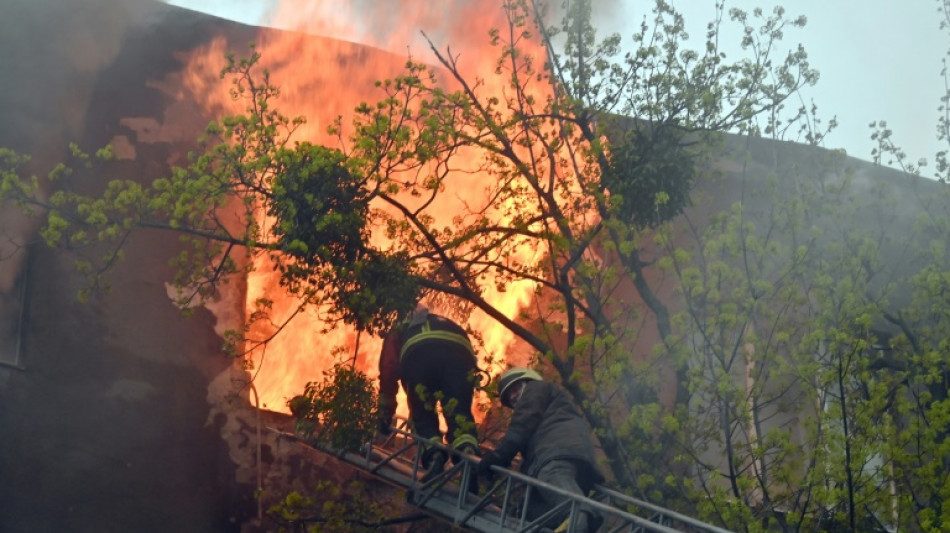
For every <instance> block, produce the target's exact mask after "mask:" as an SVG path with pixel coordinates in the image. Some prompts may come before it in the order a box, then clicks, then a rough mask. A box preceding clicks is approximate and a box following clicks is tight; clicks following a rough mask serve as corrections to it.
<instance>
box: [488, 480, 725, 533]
mask: <svg viewBox="0 0 950 533" xmlns="http://www.w3.org/2000/svg"><path fill="white" fill-rule="evenodd" d="M492 471H493V472H495V473H497V474H501V475H505V476H508V477H509V478H511V479H514V480H517V481H519V482H521V483H524V484H526V485H529V486H531V487H534V488H543V489H545V490H549V491H551V492H555V493H557V494H560V495H562V496H564V497H566V498H568V499H570V500H572V501H574V502H583V503H584V504H586V505H588V506H589V507H591V508H592V509H595V510H596V511H598V512H600V513H603V514H605V515H609V516H612V517H614V518H616V519H618V520H620V521H621V522H625V523H631V524H635V525H638V526H640V527H642V528H643V529H644V530H645V531H650V532H655V533H681V532H679V531H678V530H675V529H672V528H669V527H666V526H664V525H662V524H658V523H656V522H653V521H650V520H649V519H647V518H644V517H641V516H637V515H635V514H632V513H629V512H627V511H624V510H621V509H618V508H616V507H612V506H610V505H607V504H604V503H602V502H599V501H597V500H594V499H591V498H589V497H587V496H583V495H580V494H575V493H573V492H569V491H567V490H564V489H562V488H560V487H555V486H554V485H550V484H548V483H545V482H544V481H541V480H539V479H536V478H533V477H531V476H527V475H525V474H522V473H520V472H515V471H512V470H508V469H506V468H502V467H500V466H492ZM531 492H534V491H532V490H529V491H526V500H527V498H528V497H529V495H530V493H531ZM525 508H527V503H526V505H525ZM660 509H662V508H660ZM525 510H526V509H525ZM670 512H672V511H670ZM697 523H699V524H702V522H698V521H697ZM721 533H729V532H725V531H722V532H721Z"/></svg>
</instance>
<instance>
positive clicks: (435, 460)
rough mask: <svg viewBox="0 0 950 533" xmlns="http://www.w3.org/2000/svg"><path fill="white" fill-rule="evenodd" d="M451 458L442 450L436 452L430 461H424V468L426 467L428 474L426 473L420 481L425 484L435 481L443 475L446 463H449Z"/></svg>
mask: <svg viewBox="0 0 950 533" xmlns="http://www.w3.org/2000/svg"><path fill="white" fill-rule="evenodd" d="M448 460H449V458H448V456H447V455H446V453H445V452H444V451H442V450H436V451H434V452H433V453H432V456H431V458H430V460H428V461H425V460H423V461H422V462H423V466H425V467H426V470H427V472H426V473H425V475H424V476H422V478H420V479H419V481H421V482H423V483H428V482H430V481H432V480H433V479H435V477H436V476H438V475H439V474H441V473H442V471H443V470H445V463H446V462H448Z"/></svg>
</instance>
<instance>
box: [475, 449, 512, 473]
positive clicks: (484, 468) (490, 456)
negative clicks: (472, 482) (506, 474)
mask: <svg viewBox="0 0 950 533" xmlns="http://www.w3.org/2000/svg"><path fill="white" fill-rule="evenodd" d="M493 466H505V461H503V460H502V459H501V457H498V456H497V455H495V452H488V453H486V454H485V456H484V457H482V460H481V461H480V462H479V463H478V466H477V467H475V472H476V473H477V474H478V475H479V476H482V477H484V478H486V479H487V478H491V477H492V470H491V467H493Z"/></svg>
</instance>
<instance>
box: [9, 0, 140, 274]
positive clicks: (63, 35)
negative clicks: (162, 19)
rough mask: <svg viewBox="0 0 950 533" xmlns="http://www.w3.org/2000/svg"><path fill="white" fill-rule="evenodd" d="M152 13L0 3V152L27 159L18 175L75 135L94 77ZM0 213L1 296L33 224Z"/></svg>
mask: <svg viewBox="0 0 950 533" xmlns="http://www.w3.org/2000/svg"><path fill="white" fill-rule="evenodd" d="M157 6H158V4H156V3H155V2H153V1H150V0H70V1H68V2H63V1H61V0H0V13H3V16H2V17H0V50H2V53H0V147H4V148H10V149H13V150H15V151H16V152H18V153H21V154H26V155H29V156H31V157H32V160H33V162H32V163H31V164H29V165H25V166H23V167H22V168H20V169H18V170H19V172H20V173H21V175H30V174H36V175H42V174H43V173H45V172H47V171H48V170H49V166H50V163H49V162H50V161H61V160H63V157H64V155H65V153H66V152H65V150H66V146H67V144H68V142H69V141H71V140H76V139H77V138H79V137H80V136H81V131H82V129H81V128H82V127H83V124H84V119H85V115H86V109H87V107H88V102H89V95H90V94H91V92H92V88H93V85H94V83H95V82H96V77H97V73H98V71H99V70H100V69H101V68H102V67H103V66H105V65H107V64H108V63H109V62H110V61H112V60H113V59H114V58H115V57H116V54H117V53H118V51H119V48H120V46H121V44H122V41H123V39H124V37H125V35H126V32H127V31H128V29H129V28H130V27H131V26H132V25H133V24H136V23H142V22H144V21H145V17H146V16H147V15H148V14H150V13H153V12H154V11H155V8H156V7H157ZM2 207H3V209H2V212H0V292H6V291H8V290H10V289H11V287H12V286H13V283H14V280H15V279H16V278H17V276H18V275H19V272H20V270H21V269H22V263H23V260H24V258H25V254H24V253H21V252H22V250H23V247H24V246H25V245H26V243H27V242H28V241H29V240H30V239H32V238H33V234H34V232H35V230H36V223H35V221H34V220H33V219H31V218H28V217H26V216H25V215H23V214H22V213H20V212H19V210H17V209H12V208H10V207H9V206H2Z"/></svg>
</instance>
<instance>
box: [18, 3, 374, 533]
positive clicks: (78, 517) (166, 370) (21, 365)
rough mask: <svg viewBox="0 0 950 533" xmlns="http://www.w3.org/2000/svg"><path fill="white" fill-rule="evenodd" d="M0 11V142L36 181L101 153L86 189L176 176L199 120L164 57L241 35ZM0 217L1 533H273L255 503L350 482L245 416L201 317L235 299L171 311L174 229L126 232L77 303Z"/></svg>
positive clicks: (240, 377)
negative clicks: (111, 155) (98, 283)
mask: <svg viewBox="0 0 950 533" xmlns="http://www.w3.org/2000/svg"><path fill="white" fill-rule="evenodd" d="M0 10H2V12H3V13H4V20H3V22H2V23H0V24H2V25H3V28H2V31H0V49H2V50H3V51H4V52H3V53H2V54H0V147H5V148H11V149H14V150H16V151H17V152H19V153H21V154H29V155H30V156H32V161H31V162H30V163H29V164H28V165H26V166H24V167H22V168H21V170H22V172H23V174H27V175H29V174H36V175H44V174H45V173H46V172H48V171H49V170H50V169H51V168H52V166H53V165H55V164H56V163H57V162H60V161H64V160H66V158H67V153H68V150H67V145H68V142H70V141H76V142H77V143H78V144H79V145H80V146H81V147H82V148H83V149H85V150H87V151H88V150H95V149H96V148H98V147H101V146H104V145H106V144H109V143H111V144H113V146H115V147H116V152H117V154H118V156H119V159H118V161H115V162H113V163H109V164H108V165H106V166H105V167H104V170H100V171H97V172H99V173H95V174H93V173H86V172H79V173H77V174H76V175H75V176H74V177H73V178H72V181H71V182H70V185H71V186H75V187H77V188H80V189H87V190H90V189H94V188H96V187H100V186H101V185H102V184H103V183H105V181H106V180H108V179H118V178H129V177H136V176H138V177H139V178H141V180H142V181H143V182H147V181H151V180H152V179H155V178H156V177H160V176H161V175H162V174H163V173H164V172H166V171H167V169H168V166H169V165H170V164H182V163H184V159H183V156H184V154H185V153H186V152H187V150H188V149H190V148H191V147H193V145H194V141H195V139H197V137H198V136H199V135H200V134H201V132H202V130H203V128H204V127H205V126H206V125H207V123H208V122H209V121H210V120H211V117H210V116H208V115H207V113H205V112H203V111H202V110H201V109H199V107H198V106H197V105H196V104H195V103H194V102H190V101H189V100H188V99H187V98H182V96H181V95H182V94H183V93H182V92H181V91H176V89H175V87H173V86H169V81H168V80H174V79H175V76H174V75H175V73H176V72H177V71H178V70H179V69H181V67H182V63H181V57H182V53H183V52H187V51H188V50H191V49H193V48H196V47H199V46H202V45H205V44H207V42H208V41H210V40H211V39H212V38H214V37H216V36H219V35H223V36H226V38H227V40H228V42H229V43H232V45H233V46H244V45H245V44H246V43H248V42H250V41H253V40H255V39H256V38H257V37H258V34H257V32H258V29H256V28H251V27H246V26H241V25H238V24H235V23H232V22H228V21H223V20H221V19H216V18H213V17H208V16H205V15H200V14H198V13H194V12H191V11H186V10H181V9H177V8H171V7H169V6H166V5H164V4H161V3H158V2H150V1H144V0H143V1H132V0H84V1H83V2H82V5H81V6H80V5H76V3H69V4H64V3H62V2H55V1H52V0H44V1H36V0H0ZM0 224H2V225H0V243H2V244H0V317H2V318H3V319H4V322H5V326H9V327H5V328H3V329H0V336H2V338H0V346H4V347H6V348H4V349H9V350H12V351H10V352H9V353H10V354H13V355H10V356H9V357H5V358H2V359H0V428H2V435H3V436H2V437H0V531H4V532H14V533H16V532H34V531H75V532H103V531H143V532H148V531H155V532H168V531H177V532H190V531H194V532H206V531H263V530H271V529H272V527H273V523H269V522H267V521H266V520H265V521H264V522H263V523H262V524H259V523H258V521H257V517H258V516H259V514H260V513H261V511H262V509H263V510H266V505H267V503H259V501H258V500H257V499H256V494H257V493H258V490H259V489H263V490H264V491H265V494H266V495H267V497H268V498H269V499H270V500H272V499H273V498H275V497H277V496H279V495H281V494H284V493H286V491H287V490H290V489H296V490H302V491H307V490H310V489H312V487H313V486H314V484H315V483H316V482H318V481H319V480H321V479H329V480H332V481H333V482H334V483H335V484H336V485H337V486H342V485H344V482H345V481H346V480H349V479H361V477H360V476H361V475H360V474H359V473H356V472H354V471H352V470H350V469H347V468H344V467H341V466H340V465H339V464H338V463H337V462H336V461H334V460H333V459H331V458H328V457H319V456H315V452H313V451H311V450H307V449H304V448H302V447H300V446H293V445H291V444H289V443H286V442H283V443H282V442H278V440H277V438H276V437H275V435H274V434H273V433H269V432H268V431H267V430H266V428H264V427H263V425H264V424H266V425H269V426H278V427H280V426H281V425H282V424H287V423H288V420H287V419H286V417H285V416H283V415H279V414H275V413H267V412H265V413H261V412H260V411H257V410H255V409H254V407H253V406H252V403H251V399H252V397H253V394H252V390H251V389H250V388H249V387H248V386H247V383H248V381H249V378H248V375H247V373H246V372H245V371H244V370H243V369H242V368H241V367H240V366H239V365H236V364H235V363H234V361H232V360H231V358H230V357H229V356H227V355H226V354H224V353H223V351H222V340H221V337H220V336H219V332H220V331H221V330H223V329H225V328H226V327H233V326H234V324H221V323H219V321H220V318H219V317H233V318H234V319H240V318H241V317H242V314H243V300H241V293H240V290H237V291H235V293H234V294H233V296H234V300H233V301H225V302H217V307H216V313H215V314H213V313H211V312H210V311H208V310H207V309H199V310H196V312H195V314H194V316H190V317H185V316H183V314H182V313H181V312H180V311H179V310H178V309H176V308H175V306H174V305H173V304H172V302H171V300H170V299H169V297H168V294H167V288H166V286H165V283H164V282H163V281H162V280H170V279H171V276H172V272H171V269H170V268H169V267H168V266H167V261H168V258H169V257H171V256H172V255H173V254H174V252H175V250H177V248H178V246H179V244H178V241H177V237H176V236H175V235H173V234H171V233H161V232H158V231H151V232H139V233H138V234H136V235H135V237H134V238H133V239H132V241H131V242H129V244H128V247H127V249H126V253H127V258H126V260H125V261H124V262H123V263H122V264H120V265H119V266H118V267H117V268H116V269H115V271H114V272H112V273H111V274H110V276H109V281H110V283H111V285H112V291H111V292H110V293H108V294H105V295H102V296H100V297H97V298H95V299H93V300H92V301H91V302H89V303H88V304H82V303H79V302H78V301H77V298H76V294H77V290H78V288H79V287H80V286H81V283H82V280H81V279H80V277H79V276H78V275H77V274H76V272H75V271H74V270H73V267H72V259H71V258H70V257H69V256H68V255H65V254H63V253H62V252H60V251H55V250H50V249H49V248H47V247H46V246H45V245H44V244H43V243H42V241H41V239H39V237H38V235H36V224H35V223H34V222H32V221H30V220H29V219H27V218H24V217H22V216H21V215H19V213H18V212H17V210H16V209H15V208H13V206H9V205H5V206H3V209H2V210H0ZM24 274H28V275H27V276H24ZM18 280H20V281H25V290H24V291H22V292H21V291H20V288H21V287H24V286H23V285H18V283H17V281H18ZM239 287H240V285H239ZM21 295H23V296H25V298H22V299H21ZM216 315H217V316H216ZM11 317H12V318H11ZM19 317H22V322H21V321H20V320H19ZM14 318H16V325H15V326H14V325H13V319H14ZM5 353H6V352H5ZM8 355H9V354H8ZM259 439H260V440H259ZM258 457H260V459H261V461H260V462H258ZM375 490H383V491H384V492H385V491H386V490H388V489H383V488H378V489H375ZM268 524H270V525H268Z"/></svg>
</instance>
